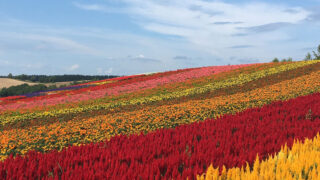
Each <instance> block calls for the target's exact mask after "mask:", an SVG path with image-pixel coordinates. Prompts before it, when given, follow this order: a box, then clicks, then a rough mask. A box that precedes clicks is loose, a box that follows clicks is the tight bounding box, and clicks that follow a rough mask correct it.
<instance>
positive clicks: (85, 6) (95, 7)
mask: <svg viewBox="0 0 320 180" xmlns="http://www.w3.org/2000/svg"><path fill="white" fill-rule="evenodd" d="M73 5H74V6H76V7H78V8H80V9H84V10H91V11H93V10H94V11H102V10H105V8H104V7H103V6H101V5H98V4H81V3H78V2H73Z"/></svg>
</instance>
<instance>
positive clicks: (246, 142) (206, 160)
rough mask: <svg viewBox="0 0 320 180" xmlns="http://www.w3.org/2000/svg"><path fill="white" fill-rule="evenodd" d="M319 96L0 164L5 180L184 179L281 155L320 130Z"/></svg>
mask: <svg viewBox="0 0 320 180" xmlns="http://www.w3.org/2000/svg"><path fill="white" fill-rule="evenodd" d="M319 107H320V94H314V95H309V96H305V97H299V98H296V99H293V100H290V101H287V102H275V103H273V104H271V105H268V106H264V107H262V108H254V109H249V110H246V111H244V112H241V113H239V114H237V115H226V116H224V117H222V118H219V119H217V120H206V121H204V122H200V123H193V124H189V125H183V126H179V127H176V129H162V130H157V131H155V132H152V133H149V134H146V135H143V134H141V135H132V136H130V137H126V136H123V135H122V136H117V137H114V138H111V140H110V141H106V142H101V143H97V144H89V145H83V146H80V147H69V148H67V149H64V150H63V151H62V152H57V151H52V152H50V153H47V154H41V153H36V152H30V153H28V154H27V155H26V156H25V157H20V156H18V157H17V158H14V157H12V156H10V157H9V158H8V159H6V160H5V161H4V162H2V163H0V177H2V178H3V179H16V178H17V179H18V178H19V177H25V178H27V179H38V178H50V177H54V178H59V177H61V178H62V179H69V178H71V177H72V178H80V177H81V178H83V179H93V178H101V179H105V178H108V179H127V178H130V179H140V178H142V179H153V178H155V179H161V178H165V179H171V178H173V179H180V178H182V179H186V177H189V178H191V179H192V178H194V177H195V175H196V174H201V173H203V172H205V170H206V169H207V166H208V165H210V164H213V165H214V166H215V167H217V166H220V167H221V166H222V165H225V166H226V167H227V168H230V167H234V166H237V167H240V166H243V165H245V162H246V161H247V162H249V163H250V164H252V163H253V161H254V159H255V157H256V155H257V154H259V157H260V159H264V158H266V157H267V156H268V155H271V154H274V153H276V152H278V151H279V150H280V148H281V146H283V145H284V144H285V143H287V145H288V147H291V146H292V144H293V140H294V139H300V140H303V139H304V138H312V137H314V136H315V135H316V134H317V133H318V132H319V131H320V108H319Z"/></svg>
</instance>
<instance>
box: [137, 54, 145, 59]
mask: <svg viewBox="0 0 320 180" xmlns="http://www.w3.org/2000/svg"><path fill="white" fill-rule="evenodd" d="M137 58H145V56H144V55H143V54H139V55H138V56H137Z"/></svg>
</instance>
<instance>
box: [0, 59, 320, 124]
mask: <svg viewBox="0 0 320 180" xmlns="http://www.w3.org/2000/svg"><path fill="white" fill-rule="evenodd" d="M318 62H319V61H302V62H297V63H290V64H285V65H281V66H277V67H273V68H269V69H266V70H261V71H258V72H254V73H251V74H240V75H239V76H238V77H233V78H230V79H226V80H224V81H221V82H216V83H214V84H207V85H205V86H201V87H195V88H190V89H186V90H183V91H178V92H169V93H165V94H159V95H154V96H151V97H142V98H137V99H131V100H128V101H122V102H115V103H106V104H96V105H93V106H87V107H76V108H72V109H59V110H56V111H46V112H43V113H29V114H22V115H17V116H5V115H3V116H1V117H0V124H1V125H2V126H3V125H5V124H7V123H11V122H15V121H19V120H25V119H33V118H41V117H46V116H51V117H53V116H57V115H63V114H70V113H78V112H87V111H92V110H99V109H109V108H114V107H119V106H126V105H135V104H144V103H150V102H155V101H160V100H166V99H171V98H177V97H183V96H190V95H193V94H200V93H204V92H208V91H213V90H216V89H220V88H225V87H229V86H233V85H237V84H244V83H246V82H250V81H253V80H255V79H259V78H263V77H266V76H268V75H272V74H276V73H279V72H283V71H288V70H291V69H296V68H299V67H303V66H306V65H309V64H314V63H318Z"/></svg>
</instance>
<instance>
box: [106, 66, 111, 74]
mask: <svg viewBox="0 0 320 180" xmlns="http://www.w3.org/2000/svg"><path fill="white" fill-rule="evenodd" d="M112 72H113V68H112V67H111V68H109V69H107V70H106V71H104V73H105V74H111V73H112Z"/></svg>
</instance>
